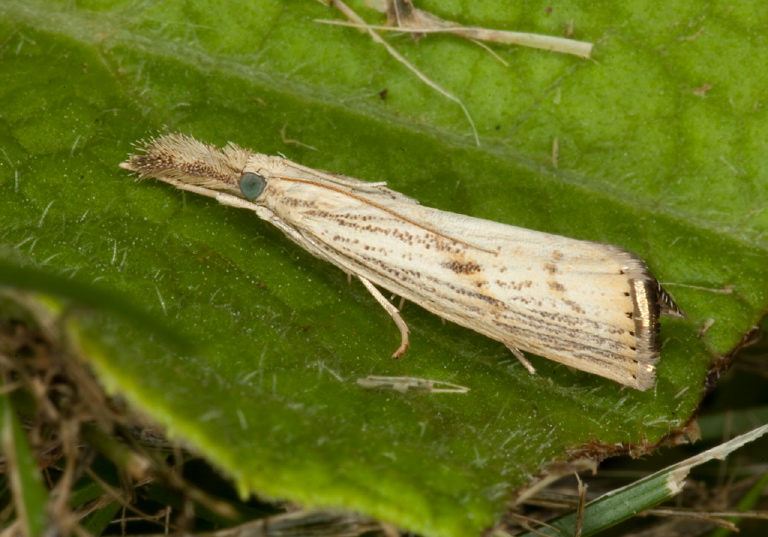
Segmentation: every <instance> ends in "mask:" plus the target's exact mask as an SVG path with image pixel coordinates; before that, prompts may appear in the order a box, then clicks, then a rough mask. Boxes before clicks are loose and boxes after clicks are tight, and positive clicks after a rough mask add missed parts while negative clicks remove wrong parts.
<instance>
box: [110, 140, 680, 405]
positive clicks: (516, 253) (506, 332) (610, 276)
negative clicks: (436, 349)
mask: <svg viewBox="0 0 768 537" xmlns="http://www.w3.org/2000/svg"><path fill="white" fill-rule="evenodd" d="M142 150H143V152H142V153H141V154H137V155H132V156H131V157H130V159H129V160H128V162H124V163H123V164H121V167H122V168H125V169H127V170H130V171H132V172H136V173H138V174H139V175H140V176H141V177H153V178H155V179H158V180H160V181H164V182H166V183H169V184H171V185H173V186H175V187H177V188H179V189H182V190H186V191H189V192H194V193H196V194H201V195H203V196H208V197H211V198H214V199H216V200H217V201H219V202H220V203H222V204H224V205H228V206H231V207H239V208H242V209H250V210H252V211H254V212H255V213H256V214H257V215H258V216H259V217H260V218H262V219H263V220H266V221H267V222H270V223H271V224H273V225H275V226H276V227H277V228H279V229H280V230H281V231H282V232H283V233H285V234H286V235H287V236H288V237H289V238H290V239H292V240H293V241H294V242H296V243H297V244H299V245H300V246H301V247H303V248H305V249H306V250H308V251H309V252H310V253H312V254H313V255H315V256H317V257H319V258H321V259H325V260H327V261H329V262H331V263H333V264H334V265H336V266H337V267H339V268H341V269H342V270H344V271H345V272H346V273H347V274H350V275H352V276H355V277H357V278H358V279H359V280H360V281H361V282H362V283H363V285H364V286H365V287H366V288H367V289H368V291H369V292H370V293H371V294H372V295H373V296H374V298H375V299H376V300H377V301H378V302H379V303H380V304H381V305H382V306H383V307H384V309H385V310H386V311H387V312H388V313H389V314H390V315H391V316H392V318H393V319H394V321H395V324H396V325H397V327H398V328H399V330H400V335H401V343H400V346H399V347H398V349H397V351H395V353H394V357H395V358H397V357H399V356H400V355H402V354H403V353H404V352H405V350H406V349H407V348H408V345H409V342H408V327H407V326H406V324H405V322H404V321H403V319H402V317H401V316H400V313H399V311H398V310H397V308H395V306H393V305H392V303H391V302H390V301H388V300H387V299H386V298H385V297H384V296H383V295H382V294H381V292H380V291H379V290H378V289H377V287H376V286H379V287H382V288H384V289H387V290H388V291H390V292H392V293H395V294H396V295H399V296H401V297H403V298H404V299H406V300H410V301H411V302H414V303H416V304H418V305H420V306H421V307H423V308H425V309H427V310H429V311H431V312H432V313H435V314H436V315H439V316H440V317H443V318H444V319H447V320H449V321H452V322H454V323H456V324H459V325H462V326H465V327H467V328H470V329H472V330H475V331H477V332H479V333H481V334H484V335H486V336H488V337H490V338H492V339H495V340H497V341H500V342H502V343H504V344H505V345H506V346H507V347H508V348H509V350H510V351H512V353H514V355H515V356H517V357H518V358H519V359H520V361H521V362H522V363H523V364H524V365H525V367H526V368H528V370H529V371H531V372H533V371H534V370H533V367H532V366H531V365H530V363H529V362H528V360H527V359H526V358H525V356H524V355H523V353H522V352H521V351H527V352H530V353H533V354H536V355H539V356H543V357H545V358H548V359H550V360H554V361H556V362H560V363H562V364H565V365H568V366H570V367H574V368H576V369H581V370H583V371H587V372H589V373H594V374H596V375H600V376H603V377H606V378H609V379H612V380H615V381H616V382H619V383H621V384H624V385H626V386H631V387H633V388H637V389H638V390H647V389H648V388H650V387H651V386H653V383H654V378H655V370H656V363H657V361H658V359H659V351H660V343H659V316H660V315H668V316H672V317H683V316H684V314H683V312H682V311H681V310H680V308H678V307H677V305H676V304H675V303H674V301H673V300H672V298H671V297H670V296H669V295H668V294H667V293H666V292H665V291H664V289H662V287H661V285H660V284H659V282H658V281H656V279H655V278H654V277H653V276H652V275H651V274H650V272H649V271H648V268H647V267H646V265H645V263H644V262H643V261H642V260H641V259H640V258H638V257H637V256H636V255H634V254H632V253H630V252H628V251H626V250H623V249H621V248H619V247H617V246H612V245H609V244H601V243H596V242H589V241H582V240H576V239H570V238H567V237H561V236H557V235H551V234H548V233H542V232H539V231H532V230H529V229H523V228H518V227H514V226H509V225H506V224H501V223H498V222H492V221H489V220H482V219H480V218H473V217H470V216H465V215H460V214H455V213H450V212H446V211H440V210H438V209H432V208H429V207H424V206H422V205H419V203H418V202H417V201H416V200H414V199H412V198H409V197H407V196H405V195H403V194H400V193H398V192H395V191H393V190H390V189H388V188H386V186H385V183H369V182H365V181H360V180H358V179H354V178H352V177H346V176H343V175H337V174H333V173H328V172H323V171H319V170H314V169H312V168H307V167H305V166H302V165H300V164H296V163H295V162H291V161H290V160H287V159H284V158H281V157H273V156H268V155H263V154H259V153H254V152H253V151H250V150H248V149H243V148H241V147H238V146H237V145H235V144H229V145H227V146H226V147H224V148H223V149H217V148H216V147H213V146H210V145H206V144H203V143H201V142H198V141H197V140H195V139H193V138H190V137H188V136H185V135H183V134H169V135H165V136H161V137H159V138H157V139H154V140H151V141H150V142H148V143H147V144H146V145H145V146H144V147H143V148H142Z"/></svg>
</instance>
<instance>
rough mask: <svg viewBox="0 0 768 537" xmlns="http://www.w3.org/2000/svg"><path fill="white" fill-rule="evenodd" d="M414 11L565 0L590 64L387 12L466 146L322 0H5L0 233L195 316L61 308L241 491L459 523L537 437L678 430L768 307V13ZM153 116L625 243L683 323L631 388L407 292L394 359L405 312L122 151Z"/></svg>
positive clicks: (550, 227) (129, 387) (591, 451)
mask: <svg viewBox="0 0 768 537" xmlns="http://www.w3.org/2000/svg"><path fill="white" fill-rule="evenodd" d="M351 5H353V7H354V8H355V9H356V10H357V11H358V12H359V13H360V14H362V15H364V16H366V17H368V20H370V22H372V23H381V22H382V19H381V17H380V16H379V15H378V14H376V13H375V12H371V11H369V10H366V9H365V7H364V6H363V5H362V2H354V3H351ZM419 7H420V8H422V9H426V10H429V11H433V12H435V14H437V15H439V16H441V17H443V18H445V19H450V20H456V21H458V22H461V23H463V24H467V25H472V26H485V27H490V28H499V29H509V30H517V31H531V32H537V33H542V34H550V35H562V34H563V32H564V30H565V27H566V26H567V24H568V22H569V21H571V20H572V21H573V24H574V28H575V32H576V35H575V37H576V38H578V39H581V40H587V41H592V42H597V43H599V45H598V47H597V50H596V54H595V57H596V61H588V60H580V59H578V58H574V57H571V56H565V55H556V54H551V53H548V52H546V51H541V50H532V49H523V48H513V47H501V46H494V45H491V46H492V47H493V48H494V51H495V52H497V53H498V54H499V55H501V56H502V57H504V58H505V59H506V60H507V61H508V62H509V63H510V66H509V67H508V68H506V67H504V66H503V65H501V64H500V63H498V62H497V61H496V60H495V59H494V58H493V57H492V56H491V55H489V54H488V53H487V52H486V51H484V50H483V49H481V48H479V47H477V46H476V45H475V44H473V43H470V42H467V41H464V40H462V39H460V38H457V37H455V36H446V35H442V36H430V37H426V38H423V39H421V40H420V41H418V43H415V42H414V41H413V40H412V39H411V38H410V37H408V36H398V35H391V34H389V35H387V36H385V37H386V38H387V39H388V40H389V41H390V42H391V43H392V44H393V46H395V47H396V48H397V49H398V50H399V51H400V52H401V53H402V54H403V55H404V56H405V57H406V58H408V59H409V61H411V62H412V63H414V64H415V65H417V66H418V67H419V68H420V69H422V70H423V71H424V73H425V74H426V75H427V76H429V77H431V78H432V79H433V80H434V81H435V82H437V83H438V84H440V85H441V86H442V87H444V88H446V89H447V90H449V91H450V92H451V93H452V94H454V95H456V96H457V97H459V98H460V99H461V100H462V102H463V103H464V105H465V106H466V108H467V110H468V111H469V113H470V114H471V116H472V118H473V120H474V122H475V124H476V125H477V128H478V131H479V134H480V137H481V146H480V147H478V146H476V145H475V143H474V139H473V135H472V132H471V129H470V128H469V124H468V122H467V119H466V117H465V116H464V114H463V112H462V111H461V109H460V108H459V107H458V106H457V105H456V103H454V102H452V101H450V100H447V99H445V98H443V97H442V96H440V95H439V94H438V93H436V92H435V91H434V90H433V89H431V88H429V87H427V86H426V85H424V84H423V83H421V82H420V81H419V80H418V79H417V78H416V77H415V76H414V75H413V74H412V73H411V72H410V71H408V70H406V69H405V68H404V67H403V65H401V64H400V63H398V62H396V61H394V60H393V59H392V58H391V57H390V56H389V55H388V54H387V53H386V51H385V50H384V49H383V47H381V46H379V45H376V44H375V43H373V42H372V41H371V40H370V38H369V37H368V36H366V35H365V34H363V33H360V32H358V31H357V30H353V29H349V28H340V27H329V26H324V25H320V24H317V23H315V22H313V20H314V19H319V18H326V19H327V18H338V17H340V15H339V14H338V13H337V12H334V11H332V10H331V9H330V8H328V7H326V6H324V5H323V4H322V3H319V2H315V1H311V0H305V1H298V0H295V1H292V2H278V1H276V0H274V1H268V0H252V1H249V2H242V1H231V2H227V3H223V4H222V3H221V2H210V1H196V2H186V1H181V2H141V3H136V2H128V1H99V2H88V1H82V2H78V3H75V4H72V3H60V2H53V1H50V0H48V1H46V0H23V1H22V0H8V1H6V2H3V3H2V5H0V43H2V45H0V46H1V47H2V48H0V77H1V79H2V84H0V101H1V102H3V103H4V104H3V106H2V108H1V109H0V148H2V152H1V153H0V189H2V190H1V193H2V195H0V242H2V244H5V245H6V246H8V247H11V248H13V249H14V250H15V251H16V254H17V255H18V256H20V257H21V258H22V259H23V262H22V263H19V265H20V266H38V267H44V268H45V269H46V270H48V271H49V272H52V273H56V274H62V275H65V276H73V275H74V276H76V277H77V279H78V280H79V281H81V282H91V281H98V285H99V286H100V287H101V288H108V289H112V290H114V291H115V292H117V293H120V294H121V295H128V296H130V297H131V301H132V303H135V304H138V305H140V306H141V307H142V308H143V309H144V310H146V311H148V312H149V313H150V314H151V315H153V316H159V317H161V318H164V319H167V321H168V323H169V324H170V325H172V326H174V327H180V328H181V329H182V331H183V332H184V333H189V334H192V336H191V337H192V343H193V345H194V347H193V348H195V349H196V352H195V353H177V352H175V351H174V350H173V349H170V348H166V347H165V346H164V345H163V344H162V342H158V341H156V338H155V337H153V336H152V335H149V334H148V331H147V330H146V329H141V328H140V327H137V326H136V325H135V324H134V325H129V324H126V323H125V322H124V321H122V320H120V319H119V318H117V317H115V316H114V315H112V314H109V313H105V314H103V315H97V316H82V317H78V318H73V319H71V321H70V322H69V324H68V327H69V332H70V335H71V336H73V337H74V338H75V342H76V344H77V345H78V346H79V348H80V349H81V352H82V354H83V355H84V357H86V358H87V359H89V360H90V361H91V362H92V363H93V365H94V368H95V369H96V371H97V373H98V375H99V376H100V378H101V379H102V381H103V382H104V384H105V385H106V386H107V387H108V388H109V389H110V390H113V391H119V392H120V393H122V394H124V396H125V397H126V398H127V399H128V400H129V401H130V402H132V403H133V404H134V405H136V406H137V407H139V408H141V409H142V410H143V411H144V412H146V413H147V414H149V415H151V416H153V417H154V418H155V419H156V420H158V421H159V422H161V423H163V424H164V425H166V426H167V427H168V429H169V431H170V433H171V434H172V435H174V436H176V437H179V438H182V439H184V440H185V441H186V442H187V443H188V444H189V445H192V446H194V447H195V448H196V449H198V450H200V451H201V452H203V453H205V455H206V456H208V457H209V458H210V460H212V461H213V462H214V463H215V464H217V465H218V466H219V467H220V468H222V469H223V470H224V471H225V472H226V473H227V474H228V475H231V476H233V477H234V479H235V480H236V482H237V483H238V485H239V487H240V489H241V490H242V491H243V493H246V492H251V491H252V492H256V493H257V494H260V495H262V496H265V497H273V498H274V497H278V498H288V499H291V500H293V501H297V502H301V503H303V504H304V505H306V506H308V507H324V506H332V507H345V508H347V509H351V510H356V511H359V512H362V513H366V514H369V515H372V516H375V517H378V518H381V519H383V520H387V521H390V522H394V523H396V524H398V525H400V526H402V527H405V528H408V529H411V530H414V531H418V532H421V533H423V534H426V535H435V536H437V535H440V536H454V535H467V534H477V533H479V532H480V531H481V530H483V529H485V528H487V527H489V526H491V525H493V524H494V523H495V522H496V521H497V520H498V518H499V516H500V515H501V513H503V512H504V510H505V509H506V508H507V506H508V505H509V501H510V498H511V493H512V491H513V490H514V489H516V488H518V487H520V486H523V485H525V484H526V483H527V482H528V481H529V480H531V479H533V477H534V476H536V475H538V474H539V473H540V472H541V471H542V470H543V468H544V467H545V466H546V465H547V464H548V463H550V462H551V461H555V460H562V459H567V458H569V457H570V456H572V455H573V454H581V455H589V456H592V457H594V458H601V457H603V456H606V455H607V454H608V453H615V452H616V446H617V445H621V446H624V447H625V448H626V449H629V448H630V447H631V446H633V445H634V446H641V447H643V446H645V449H648V448H650V446H652V445H653V444H654V443H656V442H659V441H660V440H661V439H662V438H664V437H665V435H667V434H669V433H670V432H674V431H676V430H677V429H679V428H680V427H682V426H683V425H684V424H685V423H686V422H687V421H688V419H689V418H690V417H691V415H692V414H693V412H694V411H695V409H696V408H697V405H698V403H699V401H700V399H701V396H702V394H703V393H704V390H705V385H706V382H707V380H706V378H707V374H708V371H709V369H710V367H711V365H712V358H711V357H712V355H713V354H714V355H724V354H727V353H728V352H729V351H731V350H732V349H734V348H735V347H737V346H738V345H739V343H740V342H741V341H742V338H743V337H744V335H745V334H746V333H747V332H748V331H749V330H750V329H751V327H753V326H754V325H755V324H757V322H758V320H759V319H760V317H761V316H762V315H763V312H764V311H765V309H766V305H767V304H768V285H766V283H765V282H766V276H767V273H768V264H766V263H765V259H766V246H767V241H766V236H768V235H766V227H768V213H766V212H765V211H764V210H763V208H764V207H765V206H766V202H767V201H768V199H767V198H768V194H767V192H766V189H765V185H766V184H768V177H767V175H768V168H766V167H765V166H764V160H765V154H766V140H768V132H766V131H767V130H768V121H766V117H765V115H766V107H765V106H762V101H763V100H764V88H765V87H766V80H765V79H766V76H768V75H766V74H765V73H764V72H762V71H760V70H758V69H754V68H752V67H750V66H755V65H766V64H768V47H766V46H765V37H764V32H762V30H761V29H762V28H764V27H765V25H766V23H768V20H766V17H768V15H766V14H765V13H764V11H765V10H763V9H761V7H762V4H761V3H760V2H757V1H752V2H749V1H747V2H741V3H739V5H738V6H727V7H726V6H723V7H721V6H718V5H709V4H707V5H701V4H700V3H698V2H694V1H693V0H687V1H683V0H678V1H674V0H673V1H672V2H667V3H664V4H663V5H661V4H660V5H658V6H655V7H654V8H653V9H650V10H649V9H639V8H637V6H632V5H627V6H626V7H625V6H623V5H616V4H615V3H609V2H603V3H600V2H598V3H595V2H574V3H568V4H563V5H558V6H555V7H553V8H552V9H551V10H549V9H548V7H549V4H546V3H536V2H534V3H531V2H527V3H525V4H519V5H515V6H509V5H508V3H507V2H502V1H501V0H488V1H486V2H452V3H448V2H427V1H424V2H422V3H420V4H419ZM761 17H762V19H761ZM383 90H387V92H386V94H385V97H386V98H385V99H382V97H381V96H380V93H381V92H382V91H383ZM166 128H167V129H169V130H174V131H182V132H185V133H187V134H190V135H193V136H195V137H197V138H199V139H201V140H203V141H205V142H208V143H215V144H219V145H222V144H224V143H226V142H227V141H233V142H236V143H238V144H240V145H242V146H245V147H250V148H253V149H256V150H258V151H260V152H264V153H268V154H276V153H282V154H285V155H286V156H287V157H288V158H290V159H291V160H294V161H297V162H300V163H302V164H304V165H307V166H311V167H315V168H319V169H326V170H331V171H334V172H339V173H344V174H347V175H351V176H354V177H358V178H361V179H366V180H372V181H374V180H384V181H388V183H389V185H390V186H391V187H392V188H394V189H396V190H399V191H401V192H403V193H405V194H408V195H410V196H413V197H415V198H417V199H419V200H420V201H421V202H422V203H423V204H424V205H427V206H433V207H437V208H440V209H443V210H450V211H455V212H460V213H464V214H471V215H473V216H478V217H483V218H487V219H491V220H496V221H501V222H505V223H509V224H514V225H519V226H523V227H528V228H532V229H538V230H542V231H547V232H552V233H557V234H562V235H566V236H570V237H574V238H580V239H590V240H597V241H602V242H608V243H613V244H617V245H620V246H622V247H625V248H627V249H629V250H632V251H634V252H636V253H638V254H639V255H641V256H642V257H643V258H644V259H646V260H647V262H648V264H649V266H651V268H652V270H653V271H654V273H655V274H656V275H657V276H658V277H659V279H660V280H661V281H662V282H663V283H664V284H665V285H666V286H667V288H668V290H669V291H670V292H671V293H672V294H673V295H674V297H675V299H676V300H677V302H678V303H679V304H680V305H681V307H682V308H683V309H684V310H685V311H686V312H687V313H688V315H689V319H688V320H687V321H665V322H664V323H663V325H662V336H663V340H664V348H663V353H662V360H661V363H660V368H659V378H658V382H657V385H656V387H655V388H654V389H653V390H650V391H649V392H646V393H640V392H636V391H634V390H629V389H621V387H620V386H618V385H616V384H615V383H612V382H610V381H607V380H604V379H601V378H597V377H595V376H590V375H587V374H585V373H580V372H572V371H569V370H567V369H566V368H565V367H563V366H560V365H558V364H555V363H552V362H548V361H547V360H544V359H539V358H536V357H533V358H532V361H533V362H534V365H535V366H536V367H537V370H538V374H537V375H536V376H531V375H529V374H528V373H527V372H526V371H525V370H524V369H523V368H522V367H521V366H520V364H518V363H517V361H516V360H514V358H512V357H511V356H510V355H509V353H508V351H507V350H506V349H505V348H504V347H503V346H502V345H500V344H498V343H496V342H494V341H491V340H488V339H487V338H484V337H482V336H480V335H478V334H476V333H473V332H471V331H469V330H466V329H463V328H460V327H457V326H453V325H450V324H448V325H445V324H443V323H441V321H440V320H439V319H438V318H437V317H435V316H432V315H430V314H428V313H426V312H424V311H422V310H421V309H419V308H418V307H415V306H413V305H406V307H405V310H404V312H403V315H404V317H405V319H406V321H407V322H408V324H409V326H410V328H411V331H412V336H411V340H412V344H413V347H412V349H411V350H410V351H409V353H408V354H407V355H406V356H405V357H404V358H402V359H401V360H399V361H397V362H395V361H392V360H390V359H389V358H388V356H389V355H390V354H391V352H392V351H393V350H394V348H396V346H397V343H398V334H397V331H396V329H395V327H394V326H393V325H392V322H391V319H390V318H389V317H388V316H387V314H386V313H385V312H384V311H383V310H381V309H380V308H379V307H378V305H377V304H376V303H375V301H374V300H373V299H372V298H371V297H370V296H369V295H367V293H366V291H365V289H364V288H363V287H362V286H361V285H360V284H359V283H357V282H352V283H351V284H348V283H347V279H346V276H345V275H344V274H343V273H341V271H339V270H338V269H336V268H334V267H332V266H330V265H328V264H327V263H325V262H323V261H320V260H317V259H314V258H313V257H311V256H310V255H309V254H307V253H306V252H303V251H300V250H298V249H297V247H296V246H295V245H293V244H292V243H290V242H289V241H288V240H287V239H286V238H285V237H283V236H282V235H281V233H280V232H279V231H278V230H276V229H274V228H272V227H270V226H269V224H268V223H266V222H263V221H260V220H259V219H258V218H257V217H256V216H255V215H253V214H249V213H248V212H245V211H236V210H232V209H228V208H225V207H221V206H218V205H217V204H215V203H213V202H211V201H210V200H206V199H199V198H196V197H194V196H191V195H184V194H183V193H181V192H178V191H175V190H173V189H172V188H170V187H168V186H166V185H161V184H156V183H138V182H136V181H134V180H133V179H132V178H131V177H130V176H129V175H128V174H127V173H125V172H124V171H122V170H120V169H118V168H117V165H118V164H119V163H120V162H122V161H123V160H125V158H126V156H127V154H128V153H130V152H131V150H132V149H131V145H130V144H131V143H132V142H134V141H136V140H138V139H141V138H146V137H148V136H151V135H154V134H157V133H158V132H162V131H164V130H165V129H166ZM283 129H284V132H285V136H284V137H285V139H286V141H283V139H282V138H281V130H283ZM290 140H298V141H299V142H301V144H305V145H301V144H297V143H294V142H291V141H290ZM554 140H557V142H558V146H559V158H558V167H554V166H553V163H552V158H551V155H552V146H553V142H554ZM308 146H311V147H308ZM728 290H730V292H728ZM709 320H711V321H713V323H712V324H711V326H710V327H709V329H708V330H707V331H706V332H704V333H703V335H700V329H701V328H702V327H703V326H704V325H705V323H706V324H709V322H708V321H709ZM368 375H392V376H411V377H419V378H427V379H433V380H439V381H446V382H452V383H456V384H459V385H462V386H467V387H469V388H471V391H470V392H469V393H466V394H428V393H405V394H403V393H399V392H391V391H390V392H387V391H384V392H372V391H367V390H365V389H363V388H361V387H359V386H357V385H356V383H355V381H356V379H358V378H363V377H366V376H368ZM638 449H640V448H638Z"/></svg>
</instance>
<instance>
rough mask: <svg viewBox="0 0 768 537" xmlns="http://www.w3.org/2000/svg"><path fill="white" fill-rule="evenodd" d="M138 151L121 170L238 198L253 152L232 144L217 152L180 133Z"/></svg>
mask: <svg viewBox="0 0 768 537" xmlns="http://www.w3.org/2000/svg"><path fill="white" fill-rule="evenodd" d="M139 150H140V151H142V153H138V154H135V155H131V156H130V158H129V159H128V161H127V162H123V163H122V164H120V167H121V168H124V169H126V170H130V171H132V172H136V173H138V174H139V176H140V177H142V178H144V177H152V178H155V179H158V180H160V181H166V182H171V183H173V182H181V183H187V184H191V185H197V186H202V187H205V188H209V189H212V190H219V191H224V192H229V193H231V194H236V195H240V193H241V188H240V183H241V175H247V174H243V173H242V170H243V168H244V167H245V164H246V161H247V160H248V157H250V155H251V151H248V150H246V149H242V148H241V147H239V146H237V145H235V144H232V143H230V144H229V145H227V146H226V147H224V148H223V149H218V148H217V147H215V146H212V145H207V144H204V143H202V142H198V141H197V140H195V139H194V138H190V137H189V136H187V135H185V134H180V133H174V134H166V135H164V136H160V137H159V138H154V139H152V140H150V141H149V142H146V143H144V144H143V145H142V146H140V147H139ZM252 190H253V189H252V188H251V190H250V191H252ZM243 195H245V193H243Z"/></svg>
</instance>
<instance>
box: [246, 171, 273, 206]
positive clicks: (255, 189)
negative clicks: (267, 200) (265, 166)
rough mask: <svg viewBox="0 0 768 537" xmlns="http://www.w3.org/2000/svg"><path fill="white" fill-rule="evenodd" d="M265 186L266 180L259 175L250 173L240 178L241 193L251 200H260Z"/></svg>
mask: <svg viewBox="0 0 768 537" xmlns="http://www.w3.org/2000/svg"><path fill="white" fill-rule="evenodd" d="M265 186H267V181H266V179H264V178H263V177H262V176H261V175H259V174H257V173H251V172H248V173H244V174H243V175H241V176H240V192H242V193H243V196H245V197H246V198H247V199H249V200H252V199H256V198H258V197H259V194H261V193H262V192H264V187H265Z"/></svg>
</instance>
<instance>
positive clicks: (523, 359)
mask: <svg viewBox="0 0 768 537" xmlns="http://www.w3.org/2000/svg"><path fill="white" fill-rule="evenodd" d="M504 346H505V347H507V348H508V349H509V350H510V351H512V354H514V355H515V357H516V358H517V359H518V360H520V363H521V364H523V367H525V368H526V369H527V370H528V372H529V373H531V374H534V373H536V370H535V369H534V368H533V366H532V365H531V362H529V361H528V358H526V357H525V356H524V355H523V353H522V352H520V349H518V348H517V347H513V346H512V345H510V344H509V343H505V344H504Z"/></svg>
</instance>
